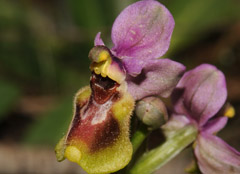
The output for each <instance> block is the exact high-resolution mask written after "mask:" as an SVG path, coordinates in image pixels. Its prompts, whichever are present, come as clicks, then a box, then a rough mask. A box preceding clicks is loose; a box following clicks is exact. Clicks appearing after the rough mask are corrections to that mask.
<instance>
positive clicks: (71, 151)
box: [65, 146, 81, 163]
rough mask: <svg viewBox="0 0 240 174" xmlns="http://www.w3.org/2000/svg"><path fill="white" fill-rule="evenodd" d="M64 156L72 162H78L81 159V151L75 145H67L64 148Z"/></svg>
mask: <svg viewBox="0 0 240 174" xmlns="http://www.w3.org/2000/svg"><path fill="white" fill-rule="evenodd" d="M65 157H66V158H67V159H68V160H69V161H72V162H75V163H79V162H80V160H81V152H80V150H79V149H78V148H77V147H75V146H67V148H66V150H65Z"/></svg>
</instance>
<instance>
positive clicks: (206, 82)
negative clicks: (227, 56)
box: [172, 64, 240, 174]
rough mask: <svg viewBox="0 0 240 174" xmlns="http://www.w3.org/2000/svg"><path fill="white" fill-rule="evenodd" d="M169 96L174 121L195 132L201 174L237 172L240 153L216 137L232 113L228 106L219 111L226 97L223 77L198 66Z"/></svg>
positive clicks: (238, 170)
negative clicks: (172, 106) (173, 112)
mask: <svg viewBox="0 0 240 174" xmlns="http://www.w3.org/2000/svg"><path fill="white" fill-rule="evenodd" d="M172 96H173V97H172V98H173V103H174V110H175V115H174V116H173V119H176V120H178V122H181V124H182V126H183V125H185V124H186V125H187V124H193V125H195V126H196V128H197V130H198V136H197V139H196V141H195V144H194V152H195V155H196V158H197V162H198V166H199V168H200V170H201V172H202V173H203V174H210V173H211V174H226V173H228V174H237V173H240V153H239V152H238V151H236V150H235V149H234V148H232V147H231V146H229V145H228V144H226V143H225V142H224V141H223V140H221V139H220V138H219V137H217V136H216V135H215V134H216V133H217V132H218V131H219V130H221V129H222V128H223V127H224V126H225V125H226V123H227V120H228V116H233V113H234V110H233V108H231V107H229V109H227V110H226V112H219V110H220V109H221V108H222V106H223V105H224V103H225V100H226V97H227V89H226V81H225V77H224V74H223V73H222V72H221V71H219V70H218V69H217V68H216V67H214V66H212V65H208V64H203V65H200V66H198V67H197V68H195V69H193V70H191V71H188V72H186V73H185V74H184V76H183V77H182V79H181V80H180V81H179V83H178V85H177V87H176V89H175V90H174V92H173V95H172ZM179 125H180V124H179Z"/></svg>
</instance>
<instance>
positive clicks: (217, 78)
mask: <svg viewBox="0 0 240 174" xmlns="http://www.w3.org/2000/svg"><path fill="white" fill-rule="evenodd" d="M226 97H227V89H226V81H225V77H224V74H223V73H222V72H221V71H219V70H218V69H217V68H216V67H215V66H212V65H208V64H202V65H200V66H198V67H196V68H195V69H193V70H191V71H188V72H187V73H185V74H184V76H183V78H182V79H181V80H180V82H179V83H178V85H177V87H176V90H175V91H174V93H173V103H174V105H175V107H174V109H175V111H176V112H177V113H178V114H186V115H190V116H191V117H192V118H193V119H195V120H197V121H198V122H199V126H202V125H204V124H205V123H206V122H207V121H208V120H209V119H210V118H211V117H212V116H214V115H215V114H216V113H217V112H218V111H219V109H220V108H221V107H222V106H223V104H224V102H225V100H226Z"/></svg>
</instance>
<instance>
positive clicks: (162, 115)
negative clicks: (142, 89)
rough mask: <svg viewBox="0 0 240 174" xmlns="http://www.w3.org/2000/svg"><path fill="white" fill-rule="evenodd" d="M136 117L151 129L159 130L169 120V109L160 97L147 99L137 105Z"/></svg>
mask: <svg viewBox="0 0 240 174" xmlns="http://www.w3.org/2000/svg"><path fill="white" fill-rule="evenodd" d="M135 112H136V115H137V117H138V118H139V119H140V120H141V121H142V122H143V123H144V124H146V125H148V126H150V127H151V128H153V129H155V128H159V127H160V126H161V125H163V124H165V123H166V121H167V118H168V114H167V109H166V107H165V104H164V103H163V102H162V100H161V99H160V98H158V97H146V98H144V99H142V100H140V101H139V102H138V103H137V104H136V110H135Z"/></svg>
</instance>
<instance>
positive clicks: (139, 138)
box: [131, 124, 150, 154]
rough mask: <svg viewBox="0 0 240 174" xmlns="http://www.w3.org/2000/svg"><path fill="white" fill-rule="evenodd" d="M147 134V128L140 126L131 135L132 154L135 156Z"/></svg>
mask: <svg viewBox="0 0 240 174" xmlns="http://www.w3.org/2000/svg"><path fill="white" fill-rule="evenodd" d="M149 133H150V131H149V130H148V129H147V126H145V125H143V124H142V125H141V126H140V128H139V129H138V130H137V131H136V132H135V133H134V134H133V137H132V138H131V142H132V146H133V154H135V152H136V151H137V149H138V148H139V147H140V145H141V144H142V142H143V141H144V140H145V138H146V137H147V136H148V134H149Z"/></svg>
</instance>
